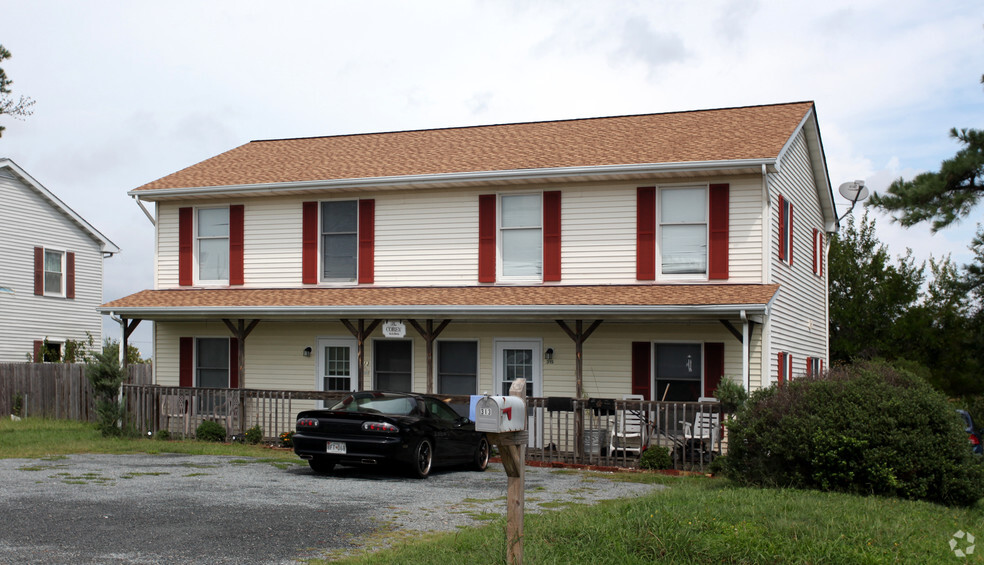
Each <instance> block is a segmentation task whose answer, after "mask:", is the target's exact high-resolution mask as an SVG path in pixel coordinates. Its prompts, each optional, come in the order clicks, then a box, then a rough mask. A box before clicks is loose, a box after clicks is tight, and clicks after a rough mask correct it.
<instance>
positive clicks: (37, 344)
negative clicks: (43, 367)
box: [34, 339, 44, 363]
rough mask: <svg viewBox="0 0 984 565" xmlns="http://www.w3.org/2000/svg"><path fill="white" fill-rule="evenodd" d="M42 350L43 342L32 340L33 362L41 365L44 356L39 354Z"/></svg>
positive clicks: (41, 340)
mask: <svg viewBox="0 0 984 565" xmlns="http://www.w3.org/2000/svg"><path fill="white" fill-rule="evenodd" d="M42 348H44V340H43V339H36V340H34V362H35V363H41V362H42V361H44V355H42V354H41V349H42Z"/></svg>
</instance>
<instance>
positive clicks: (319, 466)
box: [308, 459, 335, 475]
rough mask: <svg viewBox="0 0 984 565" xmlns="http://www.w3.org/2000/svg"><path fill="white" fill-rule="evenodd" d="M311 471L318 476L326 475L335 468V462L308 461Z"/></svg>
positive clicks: (326, 460) (324, 460)
mask: <svg viewBox="0 0 984 565" xmlns="http://www.w3.org/2000/svg"><path fill="white" fill-rule="evenodd" d="M308 465H310V466H311V470H312V471H314V472H315V473H318V474H319V475H326V474H328V473H330V472H331V471H332V469H334V468H335V462H334V461H332V460H330V459H311V460H310V461H308Z"/></svg>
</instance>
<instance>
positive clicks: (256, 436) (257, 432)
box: [245, 425, 263, 445]
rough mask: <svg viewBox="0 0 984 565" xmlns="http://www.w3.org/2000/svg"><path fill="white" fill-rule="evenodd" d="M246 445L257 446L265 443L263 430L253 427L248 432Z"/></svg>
mask: <svg viewBox="0 0 984 565" xmlns="http://www.w3.org/2000/svg"><path fill="white" fill-rule="evenodd" d="M245 439H246V443H248V444H250V445H256V444H258V443H260V442H261V441H263V428H261V427H260V426H258V425H257V426H253V427H252V428H250V429H248V430H246V438H245Z"/></svg>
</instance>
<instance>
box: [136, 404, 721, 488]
mask: <svg viewBox="0 0 984 565" xmlns="http://www.w3.org/2000/svg"><path fill="white" fill-rule="evenodd" d="M123 392H124V397H125V402H126V408H127V414H128V421H129V423H130V424H131V425H133V426H134V427H135V428H136V429H137V430H138V431H139V432H141V433H143V434H146V433H148V432H149V433H152V434H153V433H156V432H158V431H159V430H167V431H168V432H169V433H170V434H171V435H177V436H184V437H191V436H193V435H194V432H195V429H196V428H197V427H198V425H199V424H200V423H201V422H202V421H204V420H213V421H216V422H219V423H221V424H223V425H224V426H225V427H226V430H227V431H228V433H229V435H238V434H241V433H243V432H244V431H245V430H246V429H249V428H250V427H252V426H254V425H256V426H259V427H260V428H261V429H262V430H263V434H264V437H265V438H267V439H270V440H274V439H276V438H278V437H279V435H280V434H281V433H282V432H288V431H291V430H293V429H294V421H295V419H296V417H297V414H298V412H301V411H302V410H309V409H313V408H316V407H320V406H321V403H322V402H325V401H328V402H329V403H330V401H332V400H337V399H340V398H342V397H344V396H345V394H346V393H337V392H316V391H286V390H257V389H218V388H181V387H162V386H154V385H124V387H123ZM443 398H444V399H445V400H446V401H448V403H449V404H451V406H452V407H454V408H455V410H457V411H458V413H459V414H462V415H467V414H468V410H469V404H470V401H471V397H469V396H445V397H443ZM527 402H528V414H527V415H528V416H529V426H528V428H529V434H530V446H529V448H528V449H527V459H528V460H531V461H537V462H541V463H546V464H549V463H574V464H585V465H599V466H619V467H636V466H638V464H639V457H640V455H641V452H642V450H643V449H645V448H647V447H649V446H660V447H665V448H667V449H668V450H669V452H670V455H671V458H672V461H673V464H674V467H675V468H676V469H683V470H696V471H705V470H706V469H707V465H708V464H709V462H710V460H711V459H712V458H713V457H714V456H716V455H720V454H721V453H722V452H723V451H724V450H726V448H727V440H726V439H725V437H724V436H725V434H724V426H723V425H721V422H722V415H721V413H720V407H719V405H718V404H717V403H716V402H655V401H640V400H613V399H605V398H586V399H574V398H529V399H527ZM702 423H703V424H705V429H704V433H700V432H701V430H700V424H702ZM695 425H696V428H695Z"/></svg>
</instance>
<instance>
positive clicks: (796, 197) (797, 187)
mask: <svg viewBox="0 0 984 565" xmlns="http://www.w3.org/2000/svg"><path fill="white" fill-rule="evenodd" d="M780 166H781V168H780V172H779V173H778V174H775V175H772V176H770V177H769V191H770V194H771V195H772V207H771V208H772V211H771V215H772V222H771V223H772V226H771V229H772V241H773V244H772V249H770V250H769V256H770V257H771V269H772V282H774V283H778V284H780V285H782V287H781V289H780V290H779V294H778V296H777V297H776V299H775V302H774V305H773V313H772V319H771V324H770V325H771V332H770V333H771V339H770V348H769V350H770V351H769V361H768V367H769V374H770V375H771V378H772V379H773V380H775V379H776V378H777V373H778V364H777V363H778V361H777V354H778V353H779V352H781V351H783V352H786V353H789V354H791V355H792V356H793V376H800V375H802V374H804V373H805V372H806V358H807V357H822V358H824V359H826V358H827V351H826V347H827V345H826V334H827V331H828V328H827V321H826V300H827V295H826V278H825V277H819V276H817V275H815V274H813V239H812V238H813V229H814V228H817V229H819V230H823V226H824V224H823V217H822V215H821V211H820V204H819V200H818V198H817V188H816V184H815V181H814V177H813V174H812V173H811V170H810V163H809V156H808V153H807V147H806V141H805V138H804V136H803V134H802V132H801V133H800V134H799V135H798V136H797V137H796V139H795V140H794V141H793V143H792V145H791V146H790V147H789V150H788V151H787V152H786V154H785V156H784V159H783V162H782V163H781V164H780ZM779 195H782V196H783V197H784V198H786V199H787V200H790V201H791V202H792V203H793V230H792V237H793V264H792V266H790V265H789V264H788V263H786V262H784V261H780V260H779V249H778V247H779V244H778V241H779V208H778V205H779Z"/></svg>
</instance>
